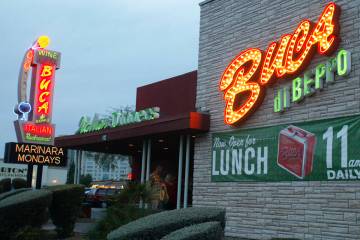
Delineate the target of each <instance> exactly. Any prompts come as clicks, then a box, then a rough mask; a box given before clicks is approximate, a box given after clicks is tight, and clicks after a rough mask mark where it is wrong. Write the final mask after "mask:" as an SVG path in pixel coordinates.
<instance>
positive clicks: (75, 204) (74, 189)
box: [48, 184, 84, 238]
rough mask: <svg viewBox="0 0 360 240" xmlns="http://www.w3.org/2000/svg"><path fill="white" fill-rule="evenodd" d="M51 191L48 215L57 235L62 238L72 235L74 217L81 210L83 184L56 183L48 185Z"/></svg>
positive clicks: (75, 217)
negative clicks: (55, 184) (51, 196)
mask: <svg viewBox="0 0 360 240" xmlns="http://www.w3.org/2000/svg"><path fill="white" fill-rule="evenodd" d="M48 190H50V191H51V192H52V193H53V198H52V199H53V200H52V204H51V207H50V217H51V219H52V222H53V223H54V225H55V226H56V232H57V234H58V237H60V238H64V237H69V236H71V235H72V233H73V230H74V226H75V222H76V219H77V217H78V215H79V212H80V210H81V203H82V201H83V198H84V186H83V185H74V184H68V185H58V186H53V187H48Z"/></svg>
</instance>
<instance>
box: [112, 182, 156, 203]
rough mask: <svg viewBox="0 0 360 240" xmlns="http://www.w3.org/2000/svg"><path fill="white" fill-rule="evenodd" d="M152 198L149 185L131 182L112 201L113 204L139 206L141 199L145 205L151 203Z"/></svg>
mask: <svg viewBox="0 0 360 240" xmlns="http://www.w3.org/2000/svg"><path fill="white" fill-rule="evenodd" d="M151 196H152V190H151V188H150V186H149V185H147V184H139V183H134V182H129V183H128V184H127V185H126V186H125V188H124V189H122V190H121V191H120V193H119V194H117V195H115V196H114V197H113V198H112V199H111V200H112V204H116V205H129V204H137V203H138V202H139V201H140V199H141V200H143V202H144V203H149V202H150V199H151Z"/></svg>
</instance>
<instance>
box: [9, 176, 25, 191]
mask: <svg viewBox="0 0 360 240" xmlns="http://www.w3.org/2000/svg"><path fill="white" fill-rule="evenodd" d="M12 186H13V188H14V189H19V188H26V187H27V182H26V180H25V179H22V178H14V179H13V180H12Z"/></svg>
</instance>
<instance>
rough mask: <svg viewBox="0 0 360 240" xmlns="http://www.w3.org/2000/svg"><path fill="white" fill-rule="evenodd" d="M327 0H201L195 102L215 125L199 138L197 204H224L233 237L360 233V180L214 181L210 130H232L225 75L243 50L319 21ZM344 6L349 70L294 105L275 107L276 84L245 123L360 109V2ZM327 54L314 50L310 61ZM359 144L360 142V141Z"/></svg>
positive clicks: (263, 45) (358, 235)
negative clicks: (222, 86)
mask: <svg viewBox="0 0 360 240" xmlns="http://www.w3.org/2000/svg"><path fill="white" fill-rule="evenodd" d="M327 3H328V1H324V0H322V1H321V0H317V1H311V0H289V1H283V0H255V1H252V0H208V1H205V2H202V3H201V4H200V7H201V21H200V47H199V68H198V84H197V104H196V106H197V108H198V110H200V109H201V110H208V111H209V113H210V115H211V128H210V132H209V133H208V134H205V135H203V136H199V137H198V138H196V140H195V156H194V188H193V205H194V206H216V207H223V208H226V212H227V214H226V218H227V222H226V229H225V233H226V235H227V236H241V237H249V238H255V239H270V238H271V237H296V238H300V239H329V240H330V239H360V181H349V182H347V181H342V182H340V181H339V182H326V181H322V182H319V181H314V182H254V183H251V182H226V183H219V182H211V179H210V178H211V133H213V132H219V131H232V130H233V128H231V127H229V126H226V125H225V124H224V122H223V108H224V104H225V103H224V101H223V99H222V93H220V92H219V91H218V83H219V79H220V77H221V74H222V72H223V70H224V69H225V67H226V66H227V64H228V63H229V62H230V61H231V60H232V59H233V58H234V57H235V56H236V55H237V54H238V53H239V52H241V51H243V50H245V49H247V48H250V47H255V48H260V49H262V50H264V51H265V50H266V48H267V46H268V44H270V42H272V41H278V40H279V39H280V37H281V35H283V34H286V33H292V32H293V31H294V30H295V29H296V27H297V26H298V24H299V23H300V21H301V20H302V19H310V20H311V21H313V22H317V20H318V18H319V16H320V14H321V13H322V11H323V9H324V8H325V6H326V5H327ZM336 3H337V4H338V5H339V6H340V7H341V15H340V28H341V29H340V36H341V38H342V41H341V43H340V48H344V49H346V50H349V51H351V53H352V70H351V74H350V76H348V77H346V78H339V77H338V78H337V80H336V83H335V84H333V85H331V86H328V87H326V89H325V90H324V91H322V92H320V93H316V94H315V95H314V96H312V97H310V98H307V99H305V100H304V101H302V102H301V103H299V104H296V105H293V106H292V107H291V108H290V109H289V110H287V111H286V112H285V113H283V114H276V113H274V112H273V98H274V91H275V89H277V88H278V87H279V86H284V85H285V84H289V83H290V81H286V82H285V81H283V82H282V83H281V84H280V85H279V84H275V85H274V86H273V87H271V88H268V89H267V91H266V97H265V99H264V102H263V104H262V106H261V107H260V108H259V109H258V110H257V111H256V112H255V113H254V114H253V115H252V116H251V117H250V118H249V119H248V120H247V121H246V122H245V123H244V124H243V125H241V127H240V129H241V128H247V127H258V126H266V125H277V124H281V123H291V122H298V121H307V120H314V119H323V118H330V117H337V116H345V115H351V114H358V113H360V101H359V100H360V81H359V76H360V66H359V65H360V61H359V60H360V54H359V51H360V39H359V30H360V16H359V14H360V1H345V0H343V1H337V2H336ZM326 59H327V57H323V56H319V54H315V57H314V58H313V60H312V62H311V65H310V66H309V69H310V68H313V67H314V66H315V65H316V64H317V63H319V62H323V61H325V60H326ZM359 144H360V143H359Z"/></svg>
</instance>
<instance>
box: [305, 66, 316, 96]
mask: <svg viewBox="0 0 360 240" xmlns="http://www.w3.org/2000/svg"><path fill="white" fill-rule="evenodd" d="M313 77H314V73H313V72H312V71H307V72H305V73H304V96H309V95H311V94H313V93H314V92H315V90H314V89H313V86H314V84H315V80H314V79H313Z"/></svg>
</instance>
